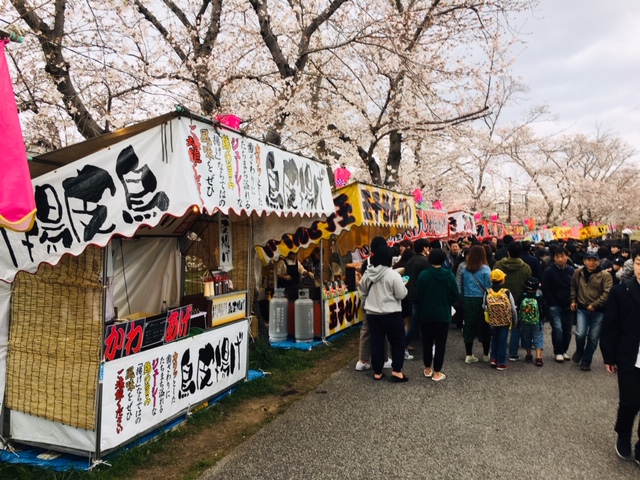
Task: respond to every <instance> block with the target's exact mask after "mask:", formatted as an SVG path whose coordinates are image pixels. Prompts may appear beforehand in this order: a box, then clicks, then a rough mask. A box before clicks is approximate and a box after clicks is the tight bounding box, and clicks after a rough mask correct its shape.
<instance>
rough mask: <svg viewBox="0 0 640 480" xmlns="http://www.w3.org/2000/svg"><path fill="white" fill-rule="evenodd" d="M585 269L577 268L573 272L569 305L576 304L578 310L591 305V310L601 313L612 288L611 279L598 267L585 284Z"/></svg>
mask: <svg viewBox="0 0 640 480" xmlns="http://www.w3.org/2000/svg"><path fill="white" fill-rule="evenodd" d="M585 268H586V267H582V268H578V269H577V270H576V271H575V272H573V278H571V303H577V304H578V308H582V309H585V308H587V307H588V306H589V305H593V308H595V309H596V310H599V311H602V310H604V305H605V303H607V298H609V292H610V291H611V287H612V286H613V277H611V274H610V273H609V272H606V271H604V270H601V269H600V267H598V268H597V270H596V271H594V272H593V273H591V275H590V276H589V281H588V282H587V279H586V278H585V275H584V271H585Z"/></svg>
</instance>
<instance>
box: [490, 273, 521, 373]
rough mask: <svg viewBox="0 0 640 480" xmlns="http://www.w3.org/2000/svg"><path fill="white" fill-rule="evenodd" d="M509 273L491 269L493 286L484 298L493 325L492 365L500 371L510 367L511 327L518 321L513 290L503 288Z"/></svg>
mask: <svg viewBox="0 0 640 480" xmlns="http://www.w3.org/2000/svg"><path fill="white" fill-rule="evenodd" d="M506 277H507V275H506V274H505V273H504V272H503V271H502V270H500V269H495V270H492V271H491V277H490V278H491V288H490V289H489V290H487V293H486V295H485V298H484V302H483V303H484V310H485V318H486V321H487V322H488V323H489V325H490V326H491V366H492V367H495V368H496V369H497V370H499V371H504V370H506V369H507V368H509V364H508V363H507V339H508V337H509V328H511V327H512V326H515V325H516V324H517V322H518V313H517V312H516V307H515V301H514V300H513V296H512V295H511V292H510V291H509V290H508V289H506V288H502V285H504V279H505V278H506Z"/></svg>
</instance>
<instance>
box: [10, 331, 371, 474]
mask: <svg viewBox="0 0 640 480" xmlns="http://www.w3.org/2000/svg"><path fill="white" fill-rule="evenodd" d="M358 333H359V329H353V328H352V329H350V330H348V331H347V332H346V333H345V334H344V335H342V336H340V337H339V338H337V339H335V340H334V341H332V342H331V343H332V345H331V347H320V348H316V349H314V350H311V351H300V350H296V349H291V350H282V349H275V348H271V347H270V345H269V343H268V342H267V341H266V340H260V339H259V340H258V341H257V342H256V344H255V345H254V346H253V347H252V349H251V351H250V354H249V368H250V369H252V370H262V371H264V372H268V373H269V374H268V375H267V376H266V377H263V378H259V379H256V380H254V381H251V382H246V383H242V384H240V385H239V386H238V387H237V388H236V391H235V392H234V393H233V394H232V395H229V396H227V397H225V398H224V399H223V400H221V401H220V402H217V403H215V404H214V405H212V406H211V407H210V408H206V409H202V410H199V411H197V412H195V413H194V414H193V415H192V416H191V417H190V418H189V420H188V421H187V423H186V425H183V426H181V427H180V428H178V429H175V430H173V431H171V432H167V433H164V434H162V435H161V436H160V437H158V439H157V440H155V441H153V442H149V443H146V444H144V445H140V446H138V447H135V448H132V449H130V450H126V451H122V453H119V454H118V455H116V456H114V457H112V458H109V459H108V460H107V462H108V463H109V464H110V465H111V467H106V466H102V467H99V468H98V469H96V471H92V472H77V471H71V472H54V471H52V470H45V469H42V468H38V467H30V466H23V465H12V464H7V463H1V462H0V480H1V479H12V480H13V479H19V480H49V479H51V480H76V479H82V480H85V479H97V480H116V479H118V480H120V479H127V478H131V477H132V476H134V475H135V473H136V472H137V471H138V469H139V468H140V466H142V465H145V464H148V463H149V462H151V461H153V455H155V454H157V453H161V452H164V451H166V450H167V449H168V448H170V446H171V442H173V441H175V440H180V439H188V438H189V435H191V434H193V433H194V432H197V431H198V430H199V429H202V428H207V427H210V426H211V425H214V424H215V423H216V422H218V421H219V420H220V419H221V418H222V417H223V416H225V415H229V414H233V408H234V407H236V406H238V405H239V404H241V403H242V402H244V401H246V400H247V399H250V398H259V397H263V396H266V395H275V394H278V395H282V394H283V393H286V392H287V390H288V389H289V387H290V385H291V381H292V379H293V378H294V377H295V376H298V375H302V374H304V372H305V371H306V370H309V369H311V368H312V367H313V366H314V365H315V362H316V361H318V360H319V359H322V358H323V357H326V356H327V355H330V354H331V353H332V352H333V351H334V350H335V349H339V348H341V347H342V346H344V345H345V344H346V343H347V341H348V340H349V339H350V338H352V336H353V335H357V334H358ZM286 408H287V407H284V409H286ZM258 427H259V426H256V428H258ZM214 464H215V460H211V461H199V462H196V463H195V464H193V465H191V466H189V467H188V470H186V471H185V472H184V478H185V479H187V480H189V479H195V478H198V477H199V476H200V475H201V474H202V472H203V471H204V470H206V469H207V468H209V467H211V466H212V465H214Z"/></svg>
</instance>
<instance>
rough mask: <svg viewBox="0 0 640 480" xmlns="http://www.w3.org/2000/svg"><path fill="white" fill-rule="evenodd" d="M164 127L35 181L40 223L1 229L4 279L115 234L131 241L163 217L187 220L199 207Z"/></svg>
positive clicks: (189, 176)
mask: <svg viewBox="0 0 640 480" xmlns="http://www.w3.org/2000/svg"><path fill="white" fill-rule="evenodd" d="M161 128H162V127H156V128H152V129H149V130H147V131H145V132H142V133H140V134H138V135H136V136H135V137H132V138H129V139H126V140H124V141H122V142H119V143H116V144H114V145H112V146H111V147H110V148H107V149H104V150H100V151H98V152H96V153H93V154H91V155H88V156H86V157H84V158H81V159H79V160H77V161H75V162H73V163H70V164H68V165H65V166H64V167H61V168H59V169H57V170H54V171H52V172H50V173H47V174H45V175H42V176H40V177H37V178H35V179H34V180H33V186H34V192H35V200H36V208H37V214H36V222H35V224H34V226H33V228H32V229H31V230H30V231H29V232H26V233H19V232H12V231H8V230H4V229H0V252H2V253H1V254H0V280H3V281H7V282H11V281H12V280H13V278H14V276H15V274H16V272H18V271H20V270H25V271H27V272H35V271H36V270H37V268H38V265H40V263H42V262H46V263H49V264H51V265H55V264H57V263H58V261H59V260H60V258H61V257H62V255H64V254H67V253H68V254H71V255H79V254H80V253H82V252H83V251H84V249H85V248H86V247H87V245H89V244H93V245H98V246H101V247H103V246H105V245H106V244H107V243H108V242H109V240H110V238H111V237H112V236H113V235H116V234H118V235H121V236H124V237H131V236H133V235H134V234H135V233H136V231H137V230H138V228H139V227H140V226H142V225H147V226H151V227H153V226H155V225H157V224H158V223H159V222H160V220H161V219H162V217H163V215H164V214H170V215H173V216H175V217H180V216H182V215H183V214H184V213H185V211H186V210H187V209H188V208H190V207H191V206H192V205H199V204H200V200H199V198H198V190H197V188H196V184H195V180H194V176H193V172H192V171H190V169H189V166H188V163H187V164H185V162H184V161H182V160H181V158H180V156H179V155H175V154H172V151H174V150H177V147H178V145H177V144H175V142H176V141H177V139H174V140H173V141H174V144H173V145H170V144H168V142H170V140H168V139H167V138H166V137H165V136H163V135H162V134H161V131H160V129H161Z"/></svg>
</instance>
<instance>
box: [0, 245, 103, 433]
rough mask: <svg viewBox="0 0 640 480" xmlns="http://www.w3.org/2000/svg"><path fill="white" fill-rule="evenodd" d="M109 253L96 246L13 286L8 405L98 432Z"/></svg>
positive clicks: (26, 276)
mask: <svg viewBox="0 0 640 480" xmlns="http://www.w3.org/2000/svg"><path fill="white" fill-rule="evenodd" d="M102 265H103V250H102V249H100V248H98V247H94V246H90V247H89V248H87V249H86V250H85V251H84V253H83V254H81V255H80V256H78V257H72V256H70V255H67V256H64V257H63V258H62V260H61V261H60V263H59V264H58V265H55V266H50V265H42V266H41V267H40V269H39V270H38V272H37V273H36V274H27V273H24V272H20V273H19V274H18V275H17V276H16V279H15V281H14V283H13V287H12V288H13V292H12V293H13V295H12V303H11V327H10V332H9V352H8V358H7V391H6V403H7V406H8V407H9V408H11V409H12V410H17V411H20V412H24V413H28V414H31V415H35V416H38V417H42V418H45V419H47V420H52V421H55V422H60V423H64V424H66V425H71V426H75V427H79V428H85V429H89V430H92V429H94V428H95V421H96V386H97V378H98V371H99V367H100V352H101V341H102V303H103V292H102V285H101V282H100V280H101V277H102V268H103V267H102Z"/></svg>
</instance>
